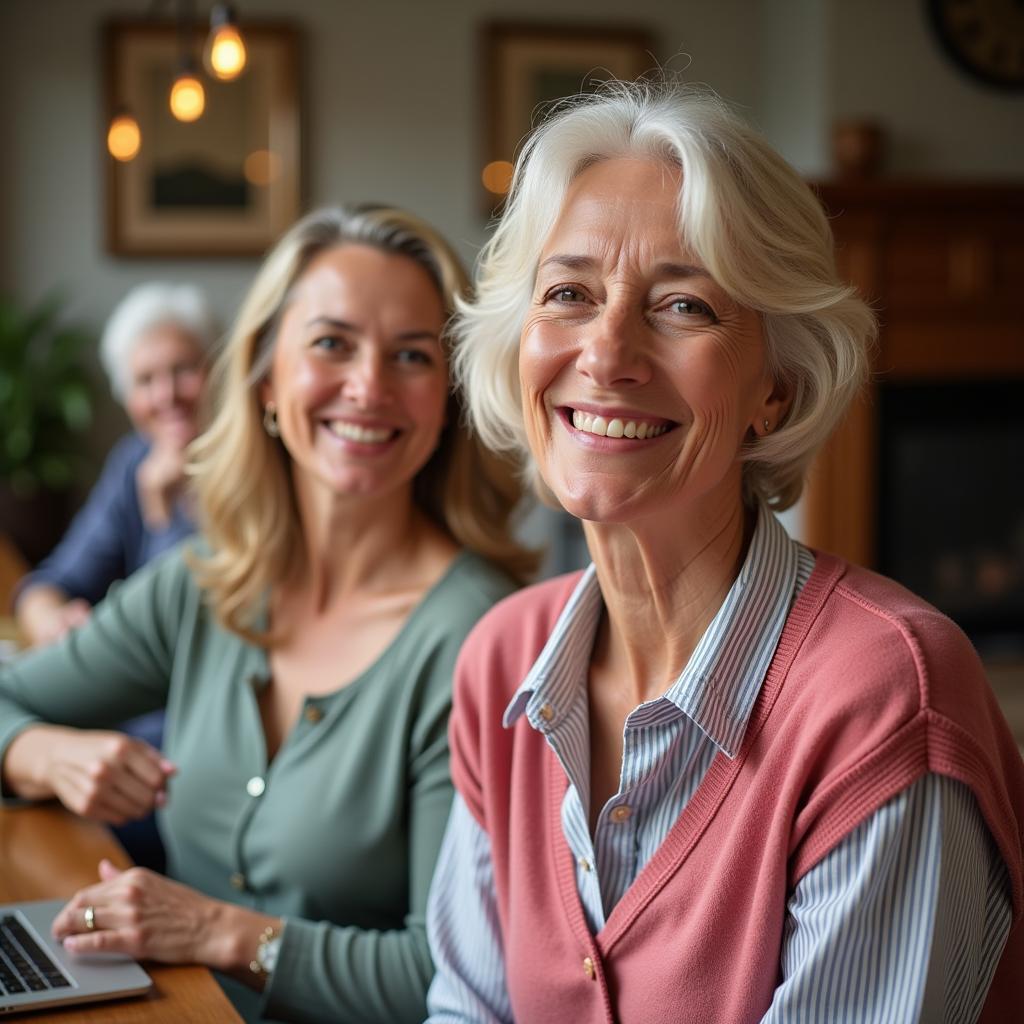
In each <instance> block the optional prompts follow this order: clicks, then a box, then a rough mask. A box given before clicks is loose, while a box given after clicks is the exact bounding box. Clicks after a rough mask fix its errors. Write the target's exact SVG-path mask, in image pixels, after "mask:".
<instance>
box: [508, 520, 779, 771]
mask: <svg viewBox="0 0 1024 1024" xmlns="http://www.w3.org/2000/svg"><path fill="white" fill-rule="evenodd" d="M798 551H799V545H798V544H797V543H796V542H795V541H793V540H792V539H791V538H790V537H789V535H788V534H787V533H786V531H785V529H784V528H783V527H782V525H781V524H780V523H779V521H778V520H777V519H776V518H775V516H774V515H772V513H771V512H769V511H768V510H767V509H765V508H763V507H762V508H761V509H759V511H758V516H757V523H756V525H755V527H754V535H753V537H752V538H751V541H750V548H749V550H748V551H747V557H746V558H745V559H744V562H743V566H742V568H741V569H740V573H739V576H737V578H736V580H735V581H734V582H733V585H732V587H731V588H730V589H729V592H728V594H726V597H725V600H724V601H723V602H722V605H721V607H720V608H719V609H718V612H717V613H716V614H715V617H714V618H713V619H712V620H711V623H710V625H709V626H708V628H707V629H706V630H705V632H704V635H703V636H702V637H701V639H700V641H699V642H698V643H697V646H696V648H695V649H694V652H693V654H692V655H691V656H690V660H689V661H688V662H687V664H686V667H685V668H684V669H683V671H682V672H681V673H680V675H679V676H678V678H677V679H676V681H675V682H674V683H673V684H672V685H671V686H670V687H669V688H668V690H667V691H666V692H665V693H664V694H663V696H662V698H660V699H661V700H664V701H668V702H670V703H671V704H674V705H675V706H676V707H677V708H678V709H679V710H680V711H681V712H683V714H685V715H687V717H689V718H690V719H691V720H692V721H693V722H694V723H695V724H696V725H697V726H698V727H699V728H700V729H701V731H703V732H704V733H705V734H706V735H707V736H708V738H709V739H711V741H712V742H713V743H714V744H715V745H716V746H717V747H719V748H720V749H721V750H722V751H723V752H724V753H725V754H726V755H727V756H728V757H735V756H736V754H737V753H738V751H739V747H740V743H741V742H742V740H743V733H744V732H745V731H746V727H747V721H748V720H749V718H750V712H751V711H752V710H753V707H754V702H755V700H756V699H757V694H758V692H759V691H760V689H761V682H762V680H763V679H764V676H765V673H766V672H767V671H768V665H769V664H770V663H771V659H772V655H773V654H774V653H775V648H776V646H777V645H778V642H779V637H780V636H781V635H782V628H783V626H784V625H785V621H786V616H787V614H788V612H789V608H790V605H791V604H792V601H793V597H794V591H795V585H796V582H797V560H798ZM603 608H604V601H603V599H602V596H601V587H600V584H599V582H598V578H597V572H596V570H595V567H594V565H593V564H591V565H590V566H589V568H588V569H587V570H586V572H584V574H583V576H582V577H581V579H580V581H579V583H578V584H577V585H576V588H575V589H574V590H573V592H572V594H571V595H570V597H569V600H568V602H567V603H566V606H565V608H563V609H562V613H561V615H559V617H558V620H557V622H556V623H555V626H554V629H553V630H552V632H551V636H550V637H549V638H548V641H547V643H546V644H545V645H544V649H543V650H542V651H541V653H540V656H539V657H538V658H537V660H536V661H535V662H534V663H533V666H532V667H531V669H530V671H529V672H528V673H527V675H526V678H525V679H524V680H523V682H522V683H521V684H520V686H519V688H518V689H517V690H516V692H515V693H514V694H513V696H512V700H511V701H510V702H509V705H508V707H507V708H506V710H505V715H504V719H503V721H504V724H505V726H506V727H510V726H512V725H513V724H515V722H516V721H518V719H519V718H520V717H521V716H522V715H523V714H524V713H525V714H526V715H527V718H528V720H529V721H530V724H531V725H532V726H533V727H534V728H537V729H540V730H541V731H544V732H546V731H548V729H547V721H546V718H547V717H549V715H548V716H546V715H545V713H544V711H545V709H546V708H549V707H552V706H553V707H555V708H562V707H565V706H566V705H567V703H568V702H569V701H570V700H572V699H573V698H574V697H576V696H578V694H579V692H580V690H581V688H584V687H585V686H586V680H587V669H588V665H589V661H590V654H591V650H592V648H593V644H594V634H595V633H596V631H597V626H598V623H599V621H600V618H601V611H602V609H603ZM651 703H652V704H653V703H656V702H653V701H652V702H651ZM549 714H550V713H549Z"/></svg>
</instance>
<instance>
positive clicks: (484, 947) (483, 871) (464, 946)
mask: <svg viewBox="0 0 1024 1024" xmlns="http://www.w3.org/2000/svg"><path fill="white" fill-rule="evenodd" d="M427 938H428V940H429V942H430V951H431V953H432V954H433V957H434V965H435V967H436V970H437V973H436V974H435V975H434V981H433V983H432V984H431V986H430V990H429V991H428V993H427V1012H428V1014H429V1017H428V1022H427V1024H470V1022H472V1024H512V1006H511V1004H510V1002H509V998H508V992H507V990H506V988H505V956H504V950H503V947H502V941H501V925H500V923H499V921H498V904H497V898H496V896H495V892H494V869H493V866H492V864H491V841H490V838H489V836H488V835H487V833H486V832H485V831H484V830H483V829H482V828H481V827H480V825H479V824H478V823H477V820H476V819H475V818H474V817H473V815H472V814H471V813H470V811H469V808H468V807H467V806H466V803H465V801H464V800H463V799H462V796H461V794H460V793H458V792H456V794H455V800H454V803H453V804H452V810H451V815H450V817H449V818H448V828H447V830H446V831H445V836H444V842H443V843H442V845H441V853H440V856H439V857H438V861H437V869H436V871H435V872H434V881H433V884H432V886H431V889H430V899H429V902H428V904H427Z"/></svg>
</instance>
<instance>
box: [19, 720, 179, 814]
mask: <svg viewBox="0 0 1024 1024" xmlns="http://www.w3.org/2000/svg"><path fill="white" fill-rule="evenodd" d="M175 771H177V768H176V767H175V765H174V764H172V763H171V762H170V761H168V760H167V759H166V758H165V757H163V756H162V755H161V754H160V751H159V750H156V749H154V748H153V747H151V746H150V745H149V744H148V743H146V742H144V741H143V740H139V739H134V738H133V737H131V736H125V735H124V733H120V732H106V731H101V730H81V729H67V728H64V727H62V726H55V725H40V726H31V727H30V728H28V729H25V730H24V732H22V733H20V734H19V735H18V736H16V737H15V738H14V740H13V741H12V742H11V745H10V746H9V747H8V748H7V755H6V756H5V757H4V763H3V772H4V779H5V781H6V782H7V785H8V786H10V788H11V789H12V790H13V791H14V792H15V793H17V794H18V795H19V796H23V797H27V798H29V799H34V800H40V799H47V798H49V797H53V796H55V797H57V799H58V800H60V802H61V803H62V804H63V805H64V806H65V807H67V808H68V810H71V811H74V812H75V814H80V815H82V816H83V817H86V818H96V819H98V820H99V821H104V822H106V823H107V824H110V825H123V824H124V823H125V822H126V821H134V820H135V819H137V818H144V817H145V816H146V815H147V814H149V813H150V811H152V810H153V808H154V807H161V806H163V804H164V803H165V802H166V800H167V780H168V779H169V778H170V777H171V776H172V775H173V774H174V773H175Z"/></svg>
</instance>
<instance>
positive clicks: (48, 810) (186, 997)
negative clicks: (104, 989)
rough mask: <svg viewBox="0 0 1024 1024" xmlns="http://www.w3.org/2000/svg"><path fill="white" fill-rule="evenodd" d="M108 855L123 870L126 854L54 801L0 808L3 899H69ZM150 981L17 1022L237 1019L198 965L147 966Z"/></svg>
mask: <svg viewBox="0 0 1024 1024" xmlns="http://www.w3.org/2000/svg"><path fill="white" fill-rule="evenodd" d="M103 857H106V858H108V859H109V860H111V861H113V862H114V863H115V864H116V865H117V866H118V867H128V866H129V864H130V861H129V860H128V858H127V856H126V855H125V853H124V851H123V850H122V849H121V847H120V846H119V845H118V843H117V842H116V841H115V840H114V838H113V837H112V836H111V835H110V833H109V832H108V831H107V830H106V829H105V828H104V827H103V826H102V825H99V824H96V823H95V822H90V821H84V820H83V819H81V818H77V817H75V816H74V815H73V814H71V813H69V812H68V811H65V810H64V809H63V808H62V807H60V806H58V805H57V804H42V805H31V806H25V807H0V902H4V903H10V902H15V901H20V900H41V899H57V898H61V899H64V898H67V897H70V896H72V895H73V894H74V893H75V892H76V891H77V890H78V889H80V888H82V887H83V886H85V885H90V884H92V883H93V882H95V881H96V880H97V874H96V865H97V864H99V862H100V859H101V858H103ZM143 967H145V969H146V972H147V973H148V974H149V976H150V977H151V978H152V979H153V988H152V989H151V990H150V992H149V994H148V995H145V996H136V997H133V998H130V999H123V1000H119V1001H116V1002H103V1003H91V1004H85V1005H83V1006H74V1007H68V1008H67V1009H64V1010H42V1011H36V1012H33V1013H25V1014H23V1015H20V1016H18V1017H16V1018H15V1019H17V1020H24V1021H25V1022H26V1024H43V1022H44V1021H46V1022H49V1021H53V1022H61V1024H74V1022H89V1024H121V1022H125V1024H135V1022H138V1024H155V1022H167V1024H172V1022H173V1024H183V1022H188V1024H207V1022H209V1024H231V1022H232V1021H235V1022H238V1021H241V1018H240V1017H239V1016H238V1014H237V1013H236V1012H235V1010H234V1008H233V1007H232V1005H231V1003H230V1002H228V999H227V997H226V996H225V995H224V993H223V992H222V991H221V988H220V986H219V985H218V984H217V982H216V981H214V979H213V975H212V974H210V972H209V971H207V970H206V969H205V968H203V967H193V966H184V967H165V966H161V965H159V964H151V963H144V964H143Z"/></svg>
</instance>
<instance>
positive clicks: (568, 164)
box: [453, 82, 876, 510]
mask: <svg viewBox="0 0 1024 1024" xmlns="http://www.w3.org/2000/svg"><path fill="white" fill-rule="evenodd" d="M616 157H640V158H648V159H654V160H659V161H663V162H665V163H666V164H668V165H670V166H672V167H675V168H678V169H680V170H681V171H682V185H681V190H680V193H679V232H680V235H681V237H682V238H683V239H685V241H686V244H687V246H688V247H689V248H690V249H691V250H693V251H694V252H695V254H696V255H697V256H698V257H699V258H700V259H701V260H702V261H703V263H704V266H705V267H706V268H707V270H708V272H709V273H710V274H711V276H712V277H713V278H714V279H715V281H717V282H718V284H719V285H721V287H722V288H724V289H725V291H726V292H727V293H728V294H729V295H730V296H731V297H732V298H733V299H734V300H735V301H737V302H738V303H740V304H741V305H743V306H746V307H748V308H749V309H752V310H755V311H756V312H758V313H760V314H761V317H762V324H763V328H764V335H765V341H766V346H767V352H768V364H769V367H770V369H771V372H772V374H773V376H774V378H775V380H776V382H777V383H778V384H779V385H780V386H781V388H783V389H784V390H785V392H786V393H787V394H788V396H789V398H790V405H789V410H788V412H787V413H786V415H785V417H784V418H783V419H782V421H781V423H780V424H779V426H778V428H777V429H776V430H775V431H774V432H773V433H772V434H771V435H769V436H767V437H761V438H756V439H752V440H751V441H750V442H749V443H748V444H747V445H745V446H744V449H743V451H742V453H741V458H742V459H743V462H744V467H743V483H744V499H745V500H746V501H748V502H753V501H755V500H758V499H760V500H764V501H766V502H768V503H769V504H770V505H771V506H772V507H774V508H776V509H780V510H781V509H784V508H788V507H789V506H790V505H792V504H793V503H794V502H795V501H796V500H797V499H798V498H799V496H800V493H801V491H802V489H803V485H804V478H805V475H806V472H807V468H808V466H809V464H810V462H811V460H812V458H813V457H814V454H815V452H816V451H817V450H818V448H819V447H820V446H821V444H822V443H823V442H824V441H825V439H826V438H827V437H828V436H829V434H830V433H831V432H832V430H833V429H834V428H835V426H836V425H837V424H838V422H839V420H840V419H841V418H842V416H843V414H844V413H845V411H846V409H847V407H848V406H849V403H850V401H851V400H852V398H853V397H854V395H855V394H856V393H857V391H858V389H859V388H860V387H861V385H862V383H863V382H864V380H865V378H866V375H867V367H868V358H867V352H868V348H869V345H870V344H871V342H872V341H873V339H874V336H875V331H876V327H875V319H874V316H873V314H872V312H871V310H870V309H869V308H868V307H867V306H866V305H865V303H864V302H862V301H861V300H860V299H859V298H858V297H857V296H856V294H855V292H854V289H853V288H851V287H850V286H849V285H847V284H844V283H843V282H842V281H840V279H839V277H838V274H837V272H836V267H835V257H834V244H833V239H832V232H831V230H830V228H829V225H828V222H827V220H826V218H825V214H824V212H823V211H822V208H821V205H820V203H819V202H818V200H817V198H816V197H815V195H814V193H813V192H812V191H811V190H810V188H808V186H807V185H806V184H805V183H804V181H803V180H802V179H801V178H800V177H799V176H798V175H797V173H796V171H794V170H793V168H792V167H790V166H789V164H787V163H786V161H785V160H783V158H782V157H781V156H779V154H778V153H776V152H775V150H773V149H772V148H771V146H769V144H768V143H767V142H766V141H765V140H764V139H763V138H761V136H760V135H758V134H757V133H756V132H755V131H753V130H752V129H751V128H750V127H748V126H747V125H746V124H745V123H744V122H743V121H742V120H741V119H740V118H739V117H738V116H737V115H736V114H734V113H733V112H732V111H731V110H730V109H729V108H728V107H727V106H726V104H725V103H724V102H723V101H722V100H721V99H719V98H718V97H717V96H714V95H712V94H709V93H708V92H706V91H703V90H699V89H695V88H693V87H687V86H680V85H675V84H671V83H667V84H666V83H651V82H642V83H633V84H627V83H621V82H613V83H609V84H608V85H606V86H605V87H604V88H603V89H602V90H601V91H600V92H599V93H597V94H595V95H589V96H577V97H572V98H570V99H567V100H564V101H562V102H561V103H560V104H559V105H558V106H557V107H556V108H555V110H554V112H553V113H552V114H550V115H549V116H548V117H547V119H546V120H545V121H544V122H543V123H542V124H541V125H540V126H539V127H538V128H536V129H535V130H534V132H533V133H532V135H531V136H530V137H529V138H528V139H527V141H526V144H525V146H524V148H523V150H522V153H521V154H520V156H519V159H518V160H517V162H516V169H515V175H514V177H513V182H512V188H511V191H510V194H509V198H508V201H507V204H506V207H505V212H504V214H503V216H502V218H501V222H500V223H499V224H498V227H497V229H496V230H495V233H494V235H493V236H492V237H491V239H490V240H489V241H488V243H487V244H486V245H485V246H484V248H483V250H482V252H481V254H480V258H479V260H478V264H477V283H476V295H475V298H473V299H471V300H469V301H460V302H459V303H458V310H459V316H458V319H457V322H456V324H455V325H454V332H455V335H456V336H457V344H456V345H455V346H454V351H455V355H454V366H453V369H454V372H455V375H456V377H457V379H458V380H459V382H460V383H461V384H462V386H463V388H464V390H465V394H466V395H467V403H468V409H469V416H470V420H471V423H472V425H473V427H474V428H475V429H476V430H477V431H478V432H479V434H480V436H481V438H482V439H483V441H484V443H485V444H487V445H489V446H490V447H492V448H494V449H495V450H497V451H503V452H508V453H510V454H512V455H514V456H515V457H517V458H518V459H520V460H521V462H522V464H523V466H524V468H525V470H526V473H527V475H528V477H530V478H531V479H532V480H533V481H534V482H536V468H535V466H534V464H533V460H532V457H531V455H530V452H529V449H528V447H527V443H526V432H525V428H524V425H523V416H522V409H521V405H520V393H519V372H518V356H519V339H520V333H521V330H522V324H523V321H524V319H525V316H526V312H527V310H528V308H529V304H530V301H531V295H532V291H533V286H534V280H535V274H536V269H537V263H538V261H539V258H540V253H541V250H542V247H543V245H544V242H545V240H546V238H547V236H548V234H549V233H550V231H551V229H552V228H553V227H554V224H555V222H556V220H557V218H558V214H559V211H560V209H561V206H562V203H563V201H564V199H565V195H566V192H567V190H568V188H569V186H570V184H571V183H572V181H573V179H574V178H575V177H576V176H577V175H578V174H580V172H581V171H583V170H584V169H585V168H587V167H589V166H592V165H593V164H595V163H598V162H600V161H602V160H608V159H612V158H616Z"/></svg>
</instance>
